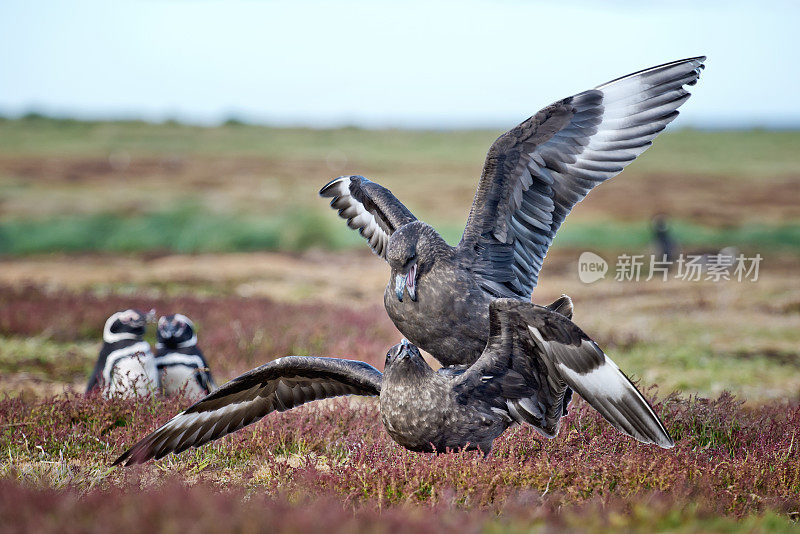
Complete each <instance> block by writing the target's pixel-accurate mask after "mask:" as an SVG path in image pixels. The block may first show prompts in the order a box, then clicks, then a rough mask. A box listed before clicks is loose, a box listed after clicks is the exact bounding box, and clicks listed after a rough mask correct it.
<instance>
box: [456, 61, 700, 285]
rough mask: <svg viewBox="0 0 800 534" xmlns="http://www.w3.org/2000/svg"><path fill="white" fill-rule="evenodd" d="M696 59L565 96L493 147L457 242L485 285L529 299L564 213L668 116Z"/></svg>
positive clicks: (696, 70) (646, 143) (689, 81)
mask: <svg viewBox="0 0 800 534" xmlns="http://www.w3.org/2000/svg"><path fill="white" fill-rule="evenodd" d="M704 60H705V57H695V58H689V59H683V60H680V61H674V62H672V63H667V64H664V65H659V66H657V67H652V68H650V69H647V70H643V71H640V72H636V73H634V74H630V75H628V76H624V77H622V78H618V79H616V80H613V81H611V82H608V83H605V84H603V85H600V86H598V87H596V88H595V89H591V90H589V91H585V92H583V93H579V94H577V95H574V96H571V97H568V98H565V99H563V100H561V101H559V102H556V103H554V104H552V105H550V106H548V107H546V108H544V109H543V110H541V111H539V112H538V113H537V114H536V115H534V116H533V117H531V118H529V119H528V120H526V121H525V122H523V123H522V124H520V125H519V126H517V127H516V128H514V129H512V130H510V131H508V132H506V133H505V134H503V135H502V136H500V137H499V138H498V139H497V140H496V141H495V142H494V144H493V145H492V147H491V148H490V149H489V153H488V154H487V156H486V163H485V164H484V168H483V173H482V175H481V179H480V182H479V184H478V190H477V193H476V194H475V200H474V201H473V204H472V209H471V211H470V215H469V220H468V221H467V227H466V229H465V230H464V237H463V238H462V240H461V244H460V245H459V247H460V249H461V250H463V251H465V252H471V253H472V254H474V255H475V268H476V270H477V271H478V272H479V273H480V274H481V275H482V285H483V286H484V288H485V289H487V290H489V291H492V292H493V293H494V294H495V295H496V296H512V295H518V296H522V297H525V298H528V297H530V295H531V292H532V291H533V288H534V287H536V284H537V281H538V277H539V270H540V269H541V267H542V262H543V261H544V258H545V255H546V254H547V250H548V249H549V247H550V245H551V244H552V242H553V238H554V237H555V235H556V232H557V231H558V229H559V228H560V226H561V224H562V223H563V222H564V219H565V218H566V216H567V214H569V212H570V211H571V210H572V208H573V207H574V206H575V204H577V203H578V202H580V201H581V200H583V198H584V197H585V196H586V195H587V194H588V193H589V191H591V190H592V189H593V188H594V187H596V186H597V185H598V184H600V183H602V182H604V181H606V180H608V179H610V178H612V177H614V176H616V175H617V174H619V173H620V172H622V170H623V169H624V168H625V167H626V166H628V165H629V164H630V163H631V162H632V161H633V160H634V159H636V157H638V156H639V155H640V154H641V153H642V152H644V151H645V150H647V148H648V147H650V145H651V144H652V141H653V139H654V138H655V137H656V136H657V135H658V134H659V133H660V132H661V131H662V130H663V129H664V128H665V127H666V126H667V124H669V123H670V122H672V121H673V120H674V119H675V117H677V115H678V111H677V109H678V108H679V107H680V106H681V105H682V104H683V103H684V102H686V100H687V99H688V98H689V92H688V91H687V90H686V89H685V88H684V86H688V85H694V84H695V83H696V82H697V80H698V78H699V76H700V71H701V70H702V69H703V61H704ZM509 292H510V293H511V294H509Z"/></svg>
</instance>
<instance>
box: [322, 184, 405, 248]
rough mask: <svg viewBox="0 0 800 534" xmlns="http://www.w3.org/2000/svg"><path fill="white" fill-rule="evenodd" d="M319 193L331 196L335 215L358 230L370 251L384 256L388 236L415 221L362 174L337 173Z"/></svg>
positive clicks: (384, 189) (395, 201)
mask: <svg viewBox="0 0 800 534" xmlns="http://www.w3.org/2000/svg"><path fill="white" fill-rule="evenodd" d="M319 194H320V196H323V197H328V198H332V200H331V207H332V208H333V209H335V210H339V217H341V218H342V219H347V226H349V227H350V228H352V229H353V230H358V233H360V234H361V235H362V236H364V237H365V238H366V240H367V241H368V242H369V246H370V247H371V248H372V251H373V252H374V253H375V254H377V255H378V256H381V257H382V258H384V259H386V247H387V245H388V244H389V236H390V235H392V234H393V233H394V231H395V230H397V229H398V228H400V227H401V226H403V225H404V224H407V223H410V222H412V221H416V220H417V218H416V217H414V215H412V214H411V212H410V211H408V208H406V207H405V206H404V205H403V203H402V202H400V201H399V200H397V197H395V196H394V195H393V194H392V192H391V191H389V190H388V189H386V188H385V187H383V186H380V185H378V184H376V183H374V182H370V181H369V180H367V179H366V178H364V177H363V176H340V177H339V178H337V179H335V180H333V181H331V182H329V183H328V184H326V185H325V187H323V188H322V189H320V191H319Z"/></svg>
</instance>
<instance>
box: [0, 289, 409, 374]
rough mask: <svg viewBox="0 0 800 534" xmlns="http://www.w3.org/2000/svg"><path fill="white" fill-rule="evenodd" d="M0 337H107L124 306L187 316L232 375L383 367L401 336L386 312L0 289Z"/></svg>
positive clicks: (218, 365)
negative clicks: (322, 360) (280, 361)
mask: <svg viewBox="0 0 800 534" xmlns="http://www.w3.org/2000/svg"><path fill="white" fill-rule="evenodd" d="M0 302H2V303H3V305H2V306H0V335H15V336H34V335H42V334H45V335H48V336H50V337H52V338H53V339H55V340H58V341H75V340H86V339H90V340H97V342H98V348H99V343H100V342H101V339H102V331H103V324H105V321H106V319H107V318H108V316H109V315H111V314H112V313H114V312H115V311H118V310H122V309H126V308H137V309H141V310H149V309H151V308H155V309H156V311H157V312H158V314H160V315H163V314H168V313H183V314H184V315H187V316H188V317H189V318H190V319H192V321H194V323H195V324H196V325H197V327H198V338H199V342H200V348H201V349H202V350H203V352H205V353H206V357H207V358H208V360H209V364H210V365H211V366H212V370H213V371H215V372H216V373H217V375H218V376H219V377H220V378H225V377H227V378H233V377H234V376H236V375H238V374H240V373H242V372H244V371H247V370H249V369H251V368H253V367H255V366H257V365H261V364H263V363H266V362H268V361H270V360H272V359H274V358H278V357H280V356H288V355H291V354H296V355H317V356H338V357H344V358H350V359H357V360H363V361H366V362H368V363H370V364H372V365H375V366H377V367H378V368H382V366H383V361H384V358H385V356H386V352H387V351H388V349H389V347H391V346H392V345H393V344H395V343H397V342H398V341H399V340H400V338H401V335H400V333H399V332H398V331H397V330H396V329H395V328H394V326H393V325H392V323H391V321H390V320H389V318H388V317H387V316H386V313H385V312H384V311H383V310H382V309H377V308H374V309H366V310H365V309H357V310H349V309H346V308H341V307H335V306H332V305H330V304H286V303H277V302H274V301H272V300H270V299H267V298H241V297H206V298H204V297H194V296H177V297H156V298H149V297H144V296H141V295H131V296H128V295H120V294H107V295H102V294H94V293H70V292H66V291H56V292H48V291H43V290H42V289H40V288H38V287H25V288H21V289H16V288H11V287H8V286H0Z"/></svg>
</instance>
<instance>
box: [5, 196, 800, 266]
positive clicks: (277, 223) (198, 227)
mask: <svg viewBox="0 0 800 534" xmlns="http://www.w3.org/2000/svg"><path fill="white" fill-rule="evenodd" d="M461 224H462V223H443V224H435V226H436V227H437V229H438V230H439V231H440V232H441V233H442V235H443V236H444V238H445V239H446V240H447V241H448V242H449V243H451V244H456V243H458V241H459V240H460V238H461V233H462V231H463V227H462V226H461ZM673 225H674V231H675V232H674V233H675V236H676V238H677V239H678V241H679V242H680V243H681V244H682V245H684V246H688V247H692V246H698V247H699V246H702V247H724V246H736V247H740V248H742V249H744V250H758V251H772V250H789V251H796V252H800V224H786V225H780V226H770V225H765V224H749V225H746V226H742V227H738V228H710V227H704V226H700V225H696V224H691V223H686V222H680V221H675V222H674V223H673ZM650 242H651V231H650V229H649V227H648V225H647V224H645V223H624V222H614V221H604V222H599V223H593V224H588V223H583V222H580V221H576V222H575V223H567V224H565V225H564V227H563V228H562V229H561V230H560V231H559V234H558V237H557V239H556V241H555V244H556V246H559V247H565V248H586V249H593V250H627V251H640V250H644V249H646V248H647V247H648V246H649V243H650ZM363 246H365V244H364V243H363V239H362V238H361V237H360V236H359V235H358V234H357V233H356V232H354V231H352V230H350V229H348V228H347V226H346V225H345V224H344V223H343V221H341V220H340V219H338V218H337V217H335V215H334V214H333V213H327V212H325V211H323V212H322V213H320V210H317V211H310V210H305V209H296V210H287V211H286V212H285V213H274V214H271V215H265V216H257V215H238V214H234V213H208V212H206V211H204V210H201V209H199V208H195V207H184V208H178V209H174V210H171V211H162V212H156V213H145V214H142V215H134V216H124V215H119V214H110V213H98V214H85V215H70V216H57V217H52V218H45V219H41V220H26V219H21V220H20V219H16V220H5V221H3V220H0V254H4V255H8V256H19V255H26V254H41V253H50V252H66V253H76V252H113V253H135V252H151V251H168V252H176V253H200V252H242V251H257V250H283V251H295V252H296V251H302V250H305V249H308V248H323V249H330V250H337V249H342V248H347V247H363Z"/></svg>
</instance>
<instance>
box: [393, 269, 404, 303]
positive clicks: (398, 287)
mask: <svg viewBox="0 0 800 534" xmlns="http://www.w3.org/2000/svg"><path fill="white" fill-rule="evenodd" d="M405 285H406V277H405V275H403V274H398V275H397V276H395V277H394V294H395V295H397V300H399V301H400V302H403V290H404V289H405Z"/></svg>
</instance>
